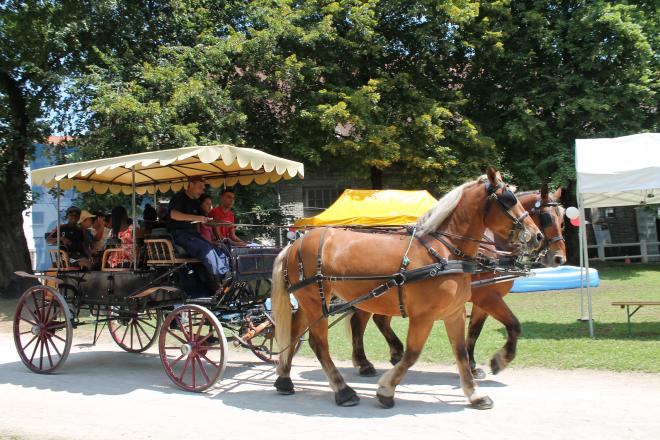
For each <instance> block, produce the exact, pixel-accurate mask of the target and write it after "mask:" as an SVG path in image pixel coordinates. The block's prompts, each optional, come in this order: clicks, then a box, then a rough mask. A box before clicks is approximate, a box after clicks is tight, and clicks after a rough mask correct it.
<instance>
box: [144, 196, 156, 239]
mask: <svg viewBox="0 0 660 440" xmlns="http://www.w3.org/2000/svg"><path fill="white" fill-rule="evenodd" d="M157 219H158V215H157V214H156V209H155V208H154V207H153V206H151V204H149V203H147V204H146V205H144V210H143V211H142V226H143V227H144V229H145V231H146V233H149V232H151V230H152V229H153V228H154V227H155V225H156V220H157Z"/></svg>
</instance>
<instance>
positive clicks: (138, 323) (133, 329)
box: [108, 307, 163, 353]
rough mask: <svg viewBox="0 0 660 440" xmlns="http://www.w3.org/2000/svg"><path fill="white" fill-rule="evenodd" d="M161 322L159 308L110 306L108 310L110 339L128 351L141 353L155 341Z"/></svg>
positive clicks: (161, 314) (161, 316) (161, 317)
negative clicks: (134, 309) (137, 310)
mask: <svg viewBox="0 0 660 440" xmlns="http://www.w3.org/2000/svg"><path fill="white" fill-rule="evenodd" d="M162 322H163V313H162V312H161V310H159V309H157V310H146V311H144V312H134V311H127V310H122V309H118V308H114V307H113V308H111V309H110V311H109V312H108V329H109V330H110V335H111V336H112V339H113V340H114V341H115V342H116V343H117V345H119V346H120V347H121V348H122V349H123V350H125V351H128V352H129V353H141V352H143V351H145V350H146V349H148V348H149V347H151V346H152V345H153V343H154V342H156V337H157V336H158V330H160V325H161V324H162Z"/></svg>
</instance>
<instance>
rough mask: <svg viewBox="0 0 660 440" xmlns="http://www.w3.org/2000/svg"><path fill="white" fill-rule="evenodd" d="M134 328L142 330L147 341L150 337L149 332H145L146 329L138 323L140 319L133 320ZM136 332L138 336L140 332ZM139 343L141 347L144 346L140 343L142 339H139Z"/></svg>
mask: <svg viewBox="0 0 660 440" xmlns="http://www.w3.org/2000/svg"><path fill="white" fill-rule="evenodd" d="M135 328H136V330H140V331H142V334H143V335H144V337H145V338H147V341H149V339H151V338H149V333H147V331H146V330H145V329H144V328H143V327H142V326H141V325H140V321H138V320H136V321H135ZM137 333H138V337H139V336H140V332H137ZM140 344H141V346H142V347H144V344H142V341H140Z"/></svg>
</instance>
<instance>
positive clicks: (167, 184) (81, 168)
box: [32, 145, 305, 194]
mask: <svg viewBox="0 0 660 440" xmlns="http://www.w3.org/2000/svg"><path fill="white" fill-rule="evenodd" d="M133 171H134V172H133ZM304 174H305V171H304V165H303V164H302V163H300V162H295V161H292V160H288V159H283V158H281V157H277V156H273V155H271V154H267V153H264V152H262V151H259V150H255V149H252V148H239V147H234V146H232V145H207V146H197V147H185V148H176V149H172V150H158V151H148V152H144V153H137V154H130V155H126V156H118V157H112V158H105V159H96V160H90V161H87V162H77V163H71V164H63V165H57V166H53V167H47V168H40V169H36V170H33V171H32V183H33V184H36V185H41V186H45V187H47V188H50V187H54V186H56V185H57V184H58V183H59V185H60V188H61V189H65V190H66V189H71V188H75V189H76V190H77V191H79V192H87V191H90V190H94V191H95V192H96V193H99V194H104V193H106V192H107V191H110V192H111V193H114V194H117V193H120V192H123V193H124V194H131V192H132V184H133V176H134V178H135V191H136V192H137V193H138V194H144V193H151V194H153V193H155V192H157V191H158V192H166V191H169V190H173V191H178V190H180V189H182V188H184V186H185V184H186V181H187V180H188V178H189V177H191V176H202V177H204V178H206V180H207V182H208V183H209V184H210V185H211V186H214V187H219V186H221V185H223V184H224V185H226V186H234V185H236V184H241V185H248V184H250V183H253V182H255V183H257V184H264V183H268V182H277V181H278V180H280V179H291V178H294V177H296V176H298V177H301V178H302V177H304Z"/></svg>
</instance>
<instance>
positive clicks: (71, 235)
mask: <svg viewBox="0 0 660 440" xmlns="http://www.w3.org/2000/svg"><path fill="white" fill-rule="evenodd" d="M79 219H80V208H78V207H77V206H70V207H69V208H68V209H67V210H66V220H67V223H66V224H63V225H60V250H63V251H66V252H67V254H68V255H69V259H70V260H72V264H74V265H77V266H80V267H82V268H86V269H89V268H91V262H90V261H89V258H88V256H87V254H86V253H85V248H84V242H85V237H84V234H83V231H82V229H80V227H78V220H79ZM46 242H47V243H48V244H51V245H57V227H55V228H54V229H53V230H52V231H51V232H49V233H47V234H46Z"/></svg>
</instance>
